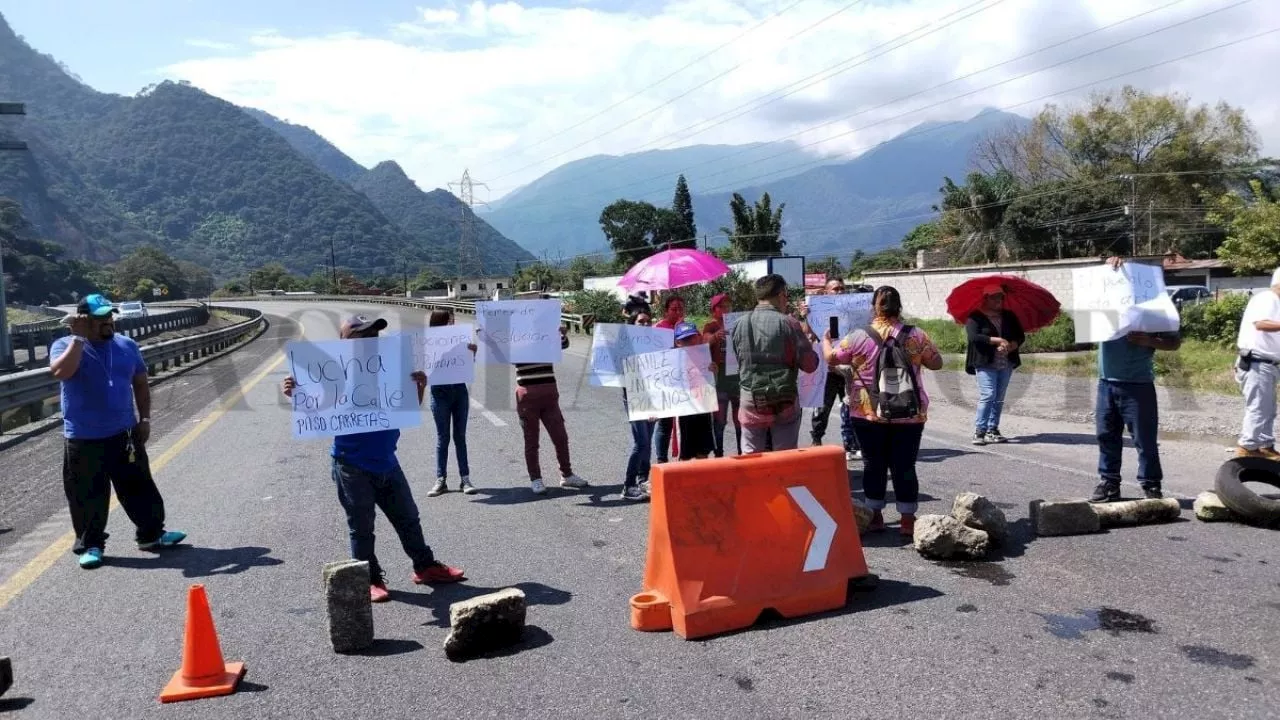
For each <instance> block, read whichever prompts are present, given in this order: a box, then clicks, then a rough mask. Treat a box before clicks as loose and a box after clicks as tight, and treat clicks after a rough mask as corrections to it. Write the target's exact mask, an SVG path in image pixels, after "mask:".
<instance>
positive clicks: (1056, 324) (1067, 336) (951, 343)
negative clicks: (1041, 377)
mask: <svg viewBox="0 0 1280 720" xmlns="http://www.w3.org/2000/svg"><path fill="white" fill-rule="evenodd" d="M908 322H910V323H911V324H912V325H915V326H917V327H919V328H921V329H923V330H924V331H925V332H927V333H929V337H930V338H932V339H933V342H934V344H936V345H937V346H938V350H939V351H941V352H944V353H955V354H963V353H964V352H965V349H966V348H967V346H968V340H967V339H966V338H965V334H964V326H963V325H957V324H956V323H955V322H954V321H952V320H949V319H948V320H908ZM1077 349H1079V348H1078V347H1077V346H1076V326H1075V323H1074V322H1072V320H1071V316H1070V315H1068V314H1067V313H1062V314H1060V315H1058V317H1057V319H1055V320H1054V321H1053V323H1052V324H1050V325H1048V326H1047V327H1044V328H1041V329H1039V330H1037V331H1035V332H1033V333H1027V342H1026V343H1025V344H1024V345H1023V346H1022V353H1023V354H1024V355H1029V354H1031V353H1046V352H1068V351H1071V350H1077Z"/></svg>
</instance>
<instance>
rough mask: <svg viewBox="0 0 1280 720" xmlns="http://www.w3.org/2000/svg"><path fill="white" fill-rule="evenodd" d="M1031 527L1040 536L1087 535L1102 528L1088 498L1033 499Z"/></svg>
mask: <svg viewBox="0 0 1280 720" xmlns="http://www.w3.org/2000/svg"><path fill="white" fill-rule="evenodd" d="M1031 527H1033V528H1035V531H1036V535H1039V536H1040V537H1053V536H1056V535H1087V534H1089V533H1096V532H1099V531H1100V530H1102V523H1101V521H1100V520H1098V514H1097V513H1095V512H1094V511H1093V507H1092V505H1091V504H1090V503H1089V501H1088V500H1032V501H1031Z"/></svg>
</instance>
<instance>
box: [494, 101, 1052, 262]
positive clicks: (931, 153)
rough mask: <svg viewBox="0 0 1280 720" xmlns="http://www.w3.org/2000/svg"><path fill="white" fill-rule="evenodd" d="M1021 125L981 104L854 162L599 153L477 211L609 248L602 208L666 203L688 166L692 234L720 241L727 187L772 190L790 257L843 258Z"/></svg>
mask: <svg viewBox="0 0 1280 720" xmlns="http://www.w3.org/2000/svg"><path fill="white" fill-rule="evenodd" d="M1028 122H1029V121H1028V120H1027V119H1026V118H1023V117H1021V116H1019V115H1013V114H1010V113H1005V112H1001V111H998V110H990V109H988V110H983V111H982V112H980V113H978V114H977V115H975V116H974V117H972V118H970V119H968V120H965V121H957V122H933V123H926V124H923V125H918V126H916V127H913V128H911V129H910V130H907V131H906V132H903V133H901V134H900V135H898V136H896V137H894V138H892V139H890V140H888V141H886V142H884V143H881V144H879V145H878V146H876V147H875V148H873V149H871V150H869V151H867V152H865V153H863V154H861V155H858V156H857V157H855V158H853V159H841V158H821V157H817V156H814V155H811V154H809V153H807V152H805V151H804V150H803V149H801V148H800V147H799V146H796V145H795V144H792V143H781V142H777V143H755V144H751V145H736V146H735V145H699V146H692V147H684V148H677V149H672V150H657V151H649V152H644V153H636V154H632V155H623V156H609V155H597V156H593V157H589V158H584V159H582V160H577V161H574V162H571V163H567V164H565V165H563V166H561V167H559V168H556V169H555V170H552V171H551V172H549V173H547V174H546V175H544V176H542V177H541V178H539V179H537V180H535V181H534V182H532V183H530V184H528V185H525V186H523V187H521V188H519V189H517V190H514V191H512V192H511V193H509V194H508V195H506V196H504V197H502V198H501V199H499V200H497V201H495V202H493V203H491V210H490V211H488V212H484V211H482V212H481V216H482V217H484V218H485V219H486V220H488V221H489V223H490V224H491V225H493V226H494V227H495V228H497V229H498V231H499V232H502V233H503V234H504V235H506V236H508V237H510V238H511V239H513V240H515V241H516V242H518V243H520V244H521V245H522V246H524V247H525V248H527V249H529V250H530V251H531V252H533V253H534V254H536V255H540V256H543V255H548V256H550V257H551V258H552V259H555V258H556V257H558V256H565V257H569V256H572V255H575V254H579V253H590V252H597V251H599V250H601V249H602V248H604V247H606V241H605V238H604V236H603V234H602V233H601V231H600V224H599V216H600V211H601V210H603V209H604V208H605V206H607V205H609V204H610V203H612V202H614V201H615V200H618V199H622V198H625V199H628V200H645V201H648V202H651V203H653V204H655V205H659V206H661V207H667V206H669V205H670V203H671V199H672V196H673V193H674V190H675V184H676V179H677V177H678V176H679V175H680V174H684V176H685V179H686V180H687V182H688V183H689V188H690V190H691V192H692V193H693V207H694V213H695V219H696V221H697V226H698V233H699V235H700V236H701V235H705V236H707V239H708V240H709V241H710V244H711V245H712V246H715V245H721V244H724V242H725V240H724V238H723V236H720V237H717V236H718V235H719V231H720V228H721V227H731V226H732V216H731V215H730V213H729V201H730V199H731V198H732V196H733V192H734V191H737V192H739V193H740V194H742V196H743V197H745V198H746V199H747V200H748V201H753V200H756V199H759V198H760V196H761V195H762V194H763V193H765V192H768V193H769V195H770V198H771V200H772V201H773V205H774V207H777V206H778V204H779V203H786V209H785V211H784V212H783V239H785V240H786V241H787V245H786V248H785V249H786V251H787V252H788V253H789V254H795V255H807V256H814V257H820V256H828V255H834V256H836V257H840V258H847V257H849V256H850V255H852V254H853V253H854V251H856V250H859V249H862V250H867V251H873V250H877V249H881V248H884V247H889V246H892V245H896V244H897V243H898V242H899V241H900V240H901V239H902V237H903V236H904V235H905V234H906V233H907V232H909V231H910V230H911V229H912V228H913V227H915V226H916V225H918V224H920V223H921V222H924V221H926V220H927V219H928V218H929V216H930V215H931V214H932V206H933V205H934V204H936V203H937V202H938V200H939V193H938V188H939V187H940V186H941V185H942V179H943V177H944V176H950V177H951V178H953V179H955V180H957V181H960V179H961V178H962V177H963V176H964V175H965V174H966V173H967V172H968V171H969V170H970V168H971V155H972V152H973V149H974V146H975V144H976V143H977V142H978V141H979V140H980V139H982V138H983V137H985V136H986V135H988V134H990V133H991V132H993V131H998V130H1002V129H1005V128H1008V127H1010V126H1022V125H1025V124H1027V123H1028ZM763 178H768V179H767V180H765V179H763Z"/></svg>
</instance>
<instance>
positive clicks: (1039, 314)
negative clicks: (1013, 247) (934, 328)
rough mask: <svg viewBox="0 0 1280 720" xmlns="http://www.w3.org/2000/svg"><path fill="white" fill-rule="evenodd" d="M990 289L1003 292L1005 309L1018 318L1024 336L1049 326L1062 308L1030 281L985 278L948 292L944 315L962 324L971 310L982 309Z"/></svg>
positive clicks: (1015, 277)
mask: <svg viewBox="0 0 1280 720" xmlns="http://www.w3.org/2000/svg"><path fill="white" fill-rule="evenodd" d="M992 287H999V288H1000V290H1001V291H1003V292H1004V307H1005V309H1006V310H1009V311H1010V312H1012V313H1013V314H1014V315H1017V316H1018V322H1019V323H1020V324H1021V325H1022V329H1023V330H1024V331H1026V332H1031V331H1033V330H1039V329H1040V328H1042V327H1044V326H1046V325H1048V324H1050V323H1052V322H1053V319H1054V318H1056V317H1058V311H1059V310H1061V308H1062V304H1061V303H1059V302H1058V299H1057V298H1055V297H1054V296H1053V293H1051V292H1049V291H1048V290H1045V289H1044V288H1042V287H1040V286H1039V285H1037V284H1035V283H1033V282H1031V281H1030V280H1025V279H1023V278H1020V277H1017V276H1015V275H984V276H982V277H976V278H971V279H969V280H966V281H964V282H963V283H961V284H960V285H959V286H958V287H956V289H955V290H952V291H951V294H950V295H948V296H947V313H948V314H949V315H951V317H952V319H954V320H955V321H956V322H958V323H960V324H961V325H963V324H965V322H967V321H968V320H969V315H970V314H971V313H972V312H973V311H974V310H979V309H981V308H982V298H983V296H984V295H986V294H987V290H988V288H992Z"/></svg>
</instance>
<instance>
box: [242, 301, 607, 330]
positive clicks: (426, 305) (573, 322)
mask: <svg viewBox="0 0 1280 720" xmlns="http://www.w3.org/2000/svg"><path fill="white" fill-rule="evenodd" d="M226 300H228V301H229V300H232V298H226ZM236 300H237V301H241V300H243V301H247V302H253V301H258V302H262V301H265V302H330V303H370V304H375V305H399V306H401V307H411V308H418V309H420V310H437V309H447V310H453V311H454V312H459V313H466V314H468V315H475V313H476V304H475V301H472V300H447V299H439V300H436V299H433V298H406V297H393V296H389V295H275V296H272V297H268V298H243V299H241V298H236ZM560 322H562V323H564V324H565V325H567V326H568V327H569V330H570V331H571V332H575V333H581V334H585V333H590V332H591V326H592V324H593V323H594V322H595V317H594V316H593V315H575V314H573V313H561V314H560Z"/></svg>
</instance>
